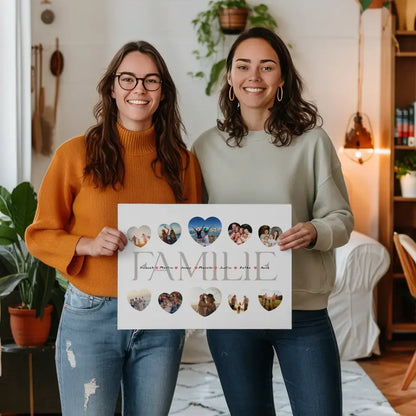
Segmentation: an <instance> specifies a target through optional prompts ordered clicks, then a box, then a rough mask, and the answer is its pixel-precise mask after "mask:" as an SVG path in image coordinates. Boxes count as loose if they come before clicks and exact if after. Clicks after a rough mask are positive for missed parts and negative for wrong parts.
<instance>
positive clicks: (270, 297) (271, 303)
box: [259, 289, 283, 311]
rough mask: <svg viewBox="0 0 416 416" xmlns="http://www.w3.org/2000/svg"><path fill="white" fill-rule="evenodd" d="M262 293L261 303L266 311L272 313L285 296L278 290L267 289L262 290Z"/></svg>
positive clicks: (260, 296)
mask: <svg viewBox="0 0 416 416" xmlns="http://www.w3.org/2000/svg"><path fill="white" fill-rule="evenodd" d="M260 293H261V294H260V295H259V302H260V305H261V306H263V308H264V309H266V311H272V310H273V309H276V308H277V307H278V306H279V305H280V304H281V303H282V300H283V296H282V294H281V293H280V292H279V291H278V290H270V289H266V290H262V291H261V292H260Z"/></svg>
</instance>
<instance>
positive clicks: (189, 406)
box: [169, 361, 398, 416]
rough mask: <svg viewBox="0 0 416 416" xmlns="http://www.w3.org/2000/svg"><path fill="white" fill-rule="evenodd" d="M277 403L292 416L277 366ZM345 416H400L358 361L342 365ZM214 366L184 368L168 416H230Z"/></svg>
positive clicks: (282, 415)
mask: <svg viewBox="0 0 416 416" xmlns="http://www.w3.org/2000/svg"><path fill="white" fill-rule="evenodd" d="M273 374H274V377H273V384H274V392H275V395H274V399H275V406H276V412H277V414H278V415H279V416H289V415H292V412H291V410H290V405H289V399H288V397H287V394H286V390H285V387H284V384H283V379H282V376H281V373H280V369H279V366H278V364H275V366H274V370H273ZM342 390H343V400H344V412H343V415H344V416H393V415H398V413H396V412H395V411H394V410H393V408H392V407H391V406H390V404H389V402H388V401H387V400H386V398H385V397H384V396H383V394H382V393H381V391H380V390H378V389H377V387H376V386H375V385H374V383H373V382H372V380H371V379H370V378H369V377H368V376H367V374H366V373H365V372H364V370H363V369H362V368H361V367H360V366H359V365H358V364H357V363H356V362H355V361H343V362H342ZM229 414H230V413H229V411H228V409H227V405H226V403H225V400H224V396H223V394H222V390H221V385H220V382H219V379H218V375H217V371H216V369H215V366H214V364H213V363H203V364H182V365H181V369H180V372H179V379H178V384H177V386H176V391H175V397H174V400H173V404H172V408H171V411H170V413H169V415H172V416H173V415H180V416H220V415H221V416H229Z"/></svg>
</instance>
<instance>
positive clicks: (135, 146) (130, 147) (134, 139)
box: [117, 123, 156, 155]
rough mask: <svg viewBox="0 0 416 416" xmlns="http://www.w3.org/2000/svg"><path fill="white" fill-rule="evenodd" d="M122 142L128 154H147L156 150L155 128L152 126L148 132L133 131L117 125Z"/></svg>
mask: <svg viewBox="0 0 416 416" xmlns="http://www.w3.org/2000/svg"><path fill="white" fill-rule="evenodd" d="M117 130H118V133H119V135H120V142H121V144H122V145H123V147H124V149H125V151H126V153H127V154H135V155H137V154H145V153H152V152H154V151H155V150H156V136H155V128H154V126H153V125H152V126H151V127H150V128H148V129H147V130H142V131H132V130H127V129H125V128H124V127H123V126H122V125H120V124H118V123H117Z"/></svg>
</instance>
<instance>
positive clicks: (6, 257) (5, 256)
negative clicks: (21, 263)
mask: <svg viewBox="0 0 416 416" xmlns="http://www.w3.org/2000/svg"><path fill="white" fill-rule="evenodd" d="M16 261H17V260H16V259H15V258H14V257H13V255H12V253H10V252H9V251H8V250H7V249H6V247H3V246H0V264H1V265H2V266H3V268H4V269H5V270H6V272H7V274H15V273H17V271H18V270H17V266H16Z"/></svg>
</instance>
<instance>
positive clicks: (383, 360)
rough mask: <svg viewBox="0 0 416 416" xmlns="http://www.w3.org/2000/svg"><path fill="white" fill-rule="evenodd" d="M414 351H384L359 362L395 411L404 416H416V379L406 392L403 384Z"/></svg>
mask: <svg viewBox="0 0 416 416" xmlns="http://www.w3.org/2000/svg"><path fill="white" fill-rule="evenodd" d="M413 353H414V351H409V350H407V351H389V350H386V351H383V353H382V355H381V356H379V357H378V356H374V357H372V358H368V359H362V360H358V363H359V364H360V365H361V367H362V368H363V369H364V371H365V372H366V373H367V374H368V375H369V376H370V378H371V379H372V380H373V382H374V384H375V385H376V386H377V387H378V388H379V390H381V392H382V393H383V394H384V396H385V397H386V399H387V400H388V401H389V402H390V404H391V406H392V407H393V408H394V410H395V411H396V412H397V413H399V414H400V415H402V416H415V415H416V378H415V379H414V380H413V382H412V383H411V384H410V386H409V388H408V389H407V390H406V391H403V390H401V388H400V387H401V384H402V382H403V377H404V374H405V372H406V369H407V366H408V364H409V363H410V360H411V359H412V357H413Z"/></svg>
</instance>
